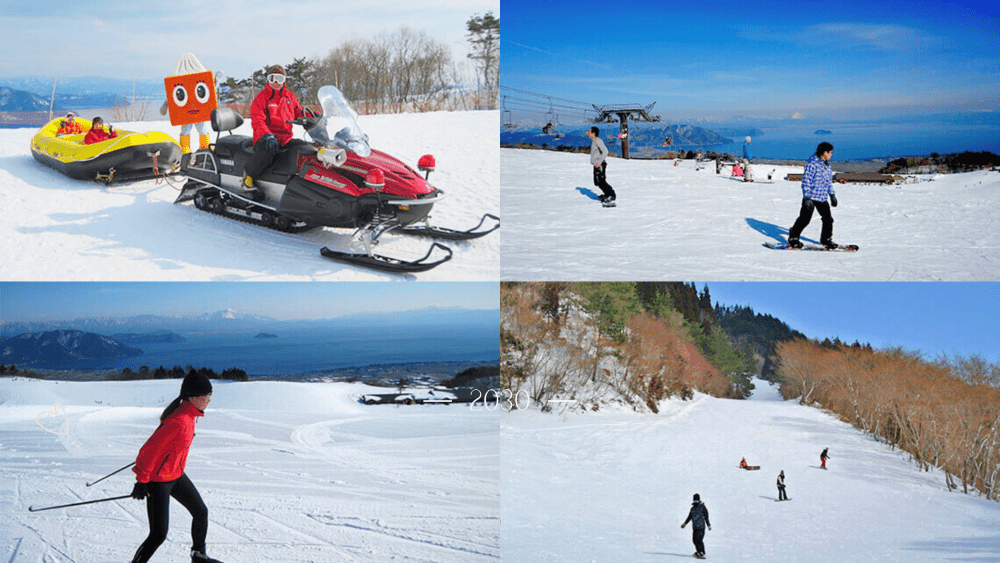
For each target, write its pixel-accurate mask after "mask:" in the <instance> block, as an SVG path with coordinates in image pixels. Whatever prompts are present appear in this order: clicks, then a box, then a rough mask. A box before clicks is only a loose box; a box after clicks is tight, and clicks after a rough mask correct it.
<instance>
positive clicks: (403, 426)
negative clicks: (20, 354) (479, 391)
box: [0, 378, 500, 563]
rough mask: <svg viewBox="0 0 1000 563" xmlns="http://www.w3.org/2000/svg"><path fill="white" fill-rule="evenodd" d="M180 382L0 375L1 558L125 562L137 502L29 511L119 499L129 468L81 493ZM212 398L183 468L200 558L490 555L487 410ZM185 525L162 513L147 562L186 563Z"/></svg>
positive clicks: (279, 396) (282, 390)
mask: <svg viewBox="0 0 1000 563" xmlns="http://www.w3.org/2000/svg"><path fill="white" fill-rule="evenodd" d="M179 385H180V383H179V381H176V380H172V381H146V382H130V383H108V382H100V383H68V382H50V381H36V380H26V379H10V378H0V560H3V561H5V562H8V563H111V562H114V561H117V562H125V561H129V560H130V559H131V557H132V554H133V553H134V551H135V549H136V548H137V547H138V546H139V544H140V543H141V542H142V540H143V539H144V538H145V536H146V533H147V532H148V524H147V518H146V509H145V504H144V503H141V502H138V501H135V500H132V499H125V500H120V501H112V502H106V503H99V504H93V505H88V506H81V507H75V508H68V509H58V510H51V511H43V512H28V507H29V506H34V507H35V508H39V507H44V506H52V505H58V504H66V503H72V502H80V501H84V500H92V499H98V498H106V497H113V496H120V495H127V494H129V493H130V492H131V489H132V483H133V482H134V477H133V474H132V473H131V471H125V472H122V473H119V474H118V475H115V476H113V477H110V478H109V479H107V480H105V481H102V482H101V483H98V484H96V485H94V486H93V487H90V488H88V487H86V486H85V484H86V483H88V482H92V481H94V480H95V479H97V478H99V477H101V476H103V475H105V474H107V473H110V472H112V471H114V470H115V469H118V468H120V467H121V466H123V465H126V464H128V463H130V462H132V461H134V459H135V455H136V452H137V451H138V449H139V447H140V446H141V445H142V444H143V442H144V441H145V440H146V438H147V437H148V436H149V435H150V434H151V433H152V432H153V430H154V429H155V428H156V425H157V423H158V417H159V414H160V412H161V411H162V409H163V407H164V406H165V405H166V404H167V403H168V402H169V401H170V400H171V399H172V398H173V397H175V396H176V394H177V391H178V389H179ZM214 391H215V392H214V394H213V399H212V404H211V405H210V406H209V409H208V411H207V413H206V416H205V417H204V418H201V419H199V421H198V428H197V435H196V437H195V440H194V443H193V445H192V447H191V453H190V456H189V458H188V465H187V474H188V475H189V476H190V477H191V479H192V481H193V482H194V483H195V485H196V486H197V487H198V488H199V491H200V492H201V495H202V497H203V498H204V499H205V503H206V505H207V506H208V508H209V520H210V524H209V532H208V550H209V551H208V552H209V555H211V556H214V557H216V558H219V559H221V560H222V561H226V562H228V563H251V562H253V563H272V562H275V561H281V562H285V563H330V562H332V561H337V562H372V563H374V562H378V563H383V562H386V561H403V562H421V563H424V562H430V561H434V562H439V563H452V562H453V563H468V562H478V561H498V560H499V557H500V519H499V502H500V495H499V490H498V487H497V483H498V480H499V467H500V456H499V453H498V452H497V449H496V443H497V440H498V436H499V420H498V414H497V413H495V412H487V411H484V410H483V409H482V408H481V407H480V408H479V410H476V411H473V410H472V409H471V408H470V406H469V405H448V406H444V405H430V406H394V405H379V406H364V405H360V404H358V403H357V401H356V397H357V396H359V395H361V394H363V393H369V392H384V391H385V390H382V389H375V388H371V387H368V386H365V385H361V384H346V383H331V384H324V383H278V382H251V383H224V382H216V383H215V390H214ZM56 403H58V404H59V405H61V406H62V407H63V408H62V410H60V409H59V407H58V406H57V405H56ZM63 412H65V417H63V416H62V414H63ZM55 432H68V433H63V434H56V433H55ZM190 522H191V519H190V517H189V516H188V514H187V512H186V511H185V510H184V509H183V508H182V507H180V506H179V505H177V504H176V503H175V504H173V505H172V507H171V528H170V534H169V536H168V538H167V542H166V543H164V544H163V545H162V546H161V547H160V549H159V551H157V553H156V555H155V556H154V558H153V562H163V561H187V560H188V550H190V532H189V530H190Z"/></svg>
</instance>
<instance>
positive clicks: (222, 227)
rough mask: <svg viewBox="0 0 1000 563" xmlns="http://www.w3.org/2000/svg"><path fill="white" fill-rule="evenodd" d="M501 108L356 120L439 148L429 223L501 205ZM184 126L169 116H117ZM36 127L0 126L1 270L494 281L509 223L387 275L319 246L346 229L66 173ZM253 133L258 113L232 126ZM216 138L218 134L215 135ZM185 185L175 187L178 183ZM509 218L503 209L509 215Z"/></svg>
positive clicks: (55, 276)
mask: <svg viewBox="0 0 1000 563" xmlns="http://www.w3.org/2000/svg"><path fill="white" fill-rule="evenodd" d="M497 113H498V112H496V111H479V112H436V113H423V114H401V115H378V116H363V117H361V118H360V124H361V127H362V128H364V130H365V131H366V132H367V133H368V134H369V136H370V139H371V144H372V146H373V147H375V148H377V149H380V150H382V151H385V152H387V153H389V154H392V155H394V156H396V157H398V158H400V159H401V160H402V161H403V162H406V163H407V164H409V165H411V166H416V162H417V160H418V159H419V158H420V156H421V155H423V154H428V153H430V154H433V155H434V156H435V157H436V159H437V165H438V168H437V170H436V171H435V172H434V173H433V174H432V175H431V183H433V184H434V185H435V186H436V187H438V188H440V189H442V190H443V191H444V192H445V193H446V199H444V200H443V201H441V202H440V203H438V204H435V206H434V210H433V211H432V213H431V215H432V224H434V225H438V226H443V227H450V228H456V229H468V228H471V227H474V226H475V225H476V223H477V222H478V221H479V218H480V217H481V216H482V215H483V214H485V213H493V214H496V215H501V213H500V211H501V210H500V196H499V193H498V190H497V184H498V178H499V175H500V171H499V154H498V153H497V148H496V146H497V145H496V134H495V131H496V121H497V117H498V116H497ZM114 125H116V126H119V125H120V127H121V128H123V129H129V130H136V131H151V130H160V131H165V132H167V133H169V134H171V135H175V136H176V135H177V133H178V129H177V128H175V127H171V126H170V123H169V122H165V121H162V122H161V121H157V122H139V123H121V124H117V123H116V124H114ZM35 132H36V130H34V129H0V198H2V199H3V201H4V211H5V214H4V216H5V220H4V221H3V222H2V224H0V240H2V241H3V242H2V243H0V245H2V246H0V250H2V254H3V256H4V260H3V262H2V263H0V279H4V280H27V281H47V280H58V281H77V280H81V281H89V280H113V281H122V280H138V281H144V280H155V281H173V280H214V281H238V280H249V281H261V280H315V281H331V280H337V281H354V280H362V281H369V280H399V279H420V280H429V281H435V280H454V281H473V280H475V281H482V280H496V279H498V277H499V268H500V236H501V234H502V233H503V229H501V230H498V231H497V232H495V233H493V234H491V235H488V236H486V237H484V238H482V239H478V240H475V241H465V242H451V241H449V242H447V243H446V246H449V247H450V248H451V249H452V250H453V251H454V257H453V258H452V260H451V261H449V262H448V263H446V264H443V265H441V266H439V267H438V268H436V269H434V270H432V271H429V272H424V273H421V274H416V275H413V276H400V275H397V274H385V273H380V272H375V271H372V270H370V269H365V268H359V267H353V266H349V265H346V264H341V263H338V262H333V261H331V260H328V259H325V258H323V257H321V256H320V254H319V249H320V248H321V247H323V246H329V247H331V248H334V247H351V248H353V246H352V244H354V243H352V240H351V235H352V234H353V233H352V231H351V230H350V229H318V230H315V231H311V232H309V233H305V234H302V235H291V234H288V233H280V232H277V231H273V230H269V229H264V228H261V227H256V226H254V225H248V224H242V223H239V222H236V221H232V220H229V219H226V218H224V217H218V216H213V215H209V214H207V213H204V212H201V211H198V210H197V209H195V208H194V207H193V206H192V205H191V204H184V205H173V201H174V199H176V197H177V194H178V191H177V189H176V188H175V187H172V186H169V185H167V184H158V183H157V182H156V181H153V180H150V181H144V182H137V183H132V184H125V185H120V186H112V187H105V186H102V185H100V184H97V183H92V182H81V181H78V180H72V179H69V178H67V177H65V176H63V175H61V174H59V173H58V172H56V171H55V170H53V169H51V168H48V167H45V166H43V165H41V164H39V163H38V162H36V161H35V160H34V158H32V156H31V151H30V149H29V146H30V141H31V137H32V136H33V135H34V134H35ZM236 132H237V133H240V134H251V132H252V129H251V128H250V123H249V122H247V123H245V124H244V125H243V126H242V127H241V128H240V129H238V130H236ZM213 139H214V134H213ZM179 187H180V186H179V185H178V186H177V188H179ZM501 219H502V215H501ZM429 246H430V239H427V238H426V237H413V236H404V235H398V236H396V235H387V236H386V237H383V238H382V239H381V244H380V245H379V249H380V252H381V253H383V254H387V255H392V256H400V257H404V258H408V259H416V258H420V257H421V256H423V254H424V253H425V252H426V251H427V248H428V247H429Z"/></svg>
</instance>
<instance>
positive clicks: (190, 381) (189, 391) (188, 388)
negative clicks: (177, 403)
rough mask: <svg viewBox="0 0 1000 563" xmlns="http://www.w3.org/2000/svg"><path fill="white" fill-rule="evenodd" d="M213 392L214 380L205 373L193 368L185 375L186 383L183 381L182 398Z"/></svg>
mask: <svg viewBox="0 0 1000 563" xmlns="http://www.w3.org/2000/svg"><path fill="white" fill-rule="evenodd" d="M211 392H212V382H211V381H209V380H208V378H207V377H205V376H204V375H202V374H200V373H198V372H195V371H193V370H192V371H191V372H190V373H188V374H187V376H186V377H184V383H181V399H187V398H189V397H200V396H202V395H208V394H209V393H211Z"/></svg>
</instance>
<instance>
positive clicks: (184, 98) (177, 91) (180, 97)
mask: <svg viewBox="0 0 1000 563" xmlns="http://www.w3.org/2000/svg"><path fill="white" fill-rule="evenodd" d="M174 103H175V104H177V107H181V108H182V107H184V106H185V105H187V103H188V93H187V90H186V89H184V86H181V85H180V84H178V85H177V86H174Z"/></svg>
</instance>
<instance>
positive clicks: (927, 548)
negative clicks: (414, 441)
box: [501, 381, 1000, 563]
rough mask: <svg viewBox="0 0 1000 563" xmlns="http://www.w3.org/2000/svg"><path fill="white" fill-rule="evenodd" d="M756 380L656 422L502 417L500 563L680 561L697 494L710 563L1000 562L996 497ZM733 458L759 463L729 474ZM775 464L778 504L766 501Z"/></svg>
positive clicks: (648, 418) (597, 416)
mask: <svg viewBox="0 0 1000 563" xmlns="http://www.w3.org/2000/svg"><path fill="white" fill-rule="evenodd" d="M757 385H758V391H757V392H756V393H755V395H754V396H755V398H757V399H763V400H750V401H736V400H723V399H715V398H712V397H708V396H705V395H701V394H697V395H696V397H695V399H694V400H692V401H687V402H682V401H665V402H663V403H662V404H661V409H660V410H661V412H660V414H658V415H652V414H643V415H639V414H635V413H633V412H599V413H593V412H590V413H586V414H568V413H567V414H562V415H553V414H542V413H540V412H539V411H538V410H537V409H534V410H526V411H514V412H513V413H512V414H510V415H505V417H504V419H503V422H502V428H503V437H504V441H505V443H504V447H503V450H502V453H503V466H502V470H501V481H502V482H501V493H502V495H503V501H504V502H503V504H502V505H501V506H502V511H501V515H502V517H503V527H502V531H501V557H502V560H503V561H517V562H521V561H560V562H563V561H565V562H570V561H572V562H584V563H586V562H599V563H604V562H607V563H616V562H621V561H628V562H629V563H644V562H663V561H674V560H676V558H678V557H681V558H690V557H691V554H692V553H694V546H693V544H692V543H691V528H690V526H689V527H688V528H686V529H683V530H682V529H681V528H680V524H681V523H682V522H683V521H684V519H685V518H686V517H687V513H688V509H689V508H690V505H691V498H692V495H694V494H695V493H698V494H700V495H701V498H702V500H703V501H704V502H705V505H706V506H707V507H708V509H709V513H710V519H711V524H712V530H711V531H708V532H707V533H706V538H705V543H706V550H707V553H708V559H709V560H714V561H746V562H768V563H770V562H774V561H783V562H784V561H790V562H794V561H802V562H810V563H812V562H822V561H830V562H838V563H840V562H843V561H998V560H1000V532H998V531H997V527H996V525H997V522H1000V504H998V503H996V502H991V501H986V500H983V499H981V498H977V497H975V496H971V495H965V494H961V493H951V492H947V490H946V489H945V485H944V477H943V475H942V474H941V473H940V472H938V471H932V472H929V473H923V472H920V471H919V470H917V468H916V466H915V465H913V464H911V463H909V462H908V461H907V457H906V455H905V454H902V453H899V452H898V451H897V452H893V451H890V449H889V448H888V447H886V446H884V445H882V444H879V443H877V442H875V441H874V440H872V439H869V438H867V437H865V436H864V435H862V434H861V433H860V432H858V431H857V430H855V429H854V428H852V427H851V426H849V425H847V424H845V423H843V422H840V421H839V420H837V419H836V418H834V417H832V416H830V415H828V414H825V413H824V412H822V411H819V410H817V409H813V408H808V407H803V406H800V405H798V404H797V402H795V401H789V402H785V401H782V400H780V397H779V396H778V395H777V393H776V391H775V390H774V389H772V388H769V387H768V386H767V383H763V382H759V381H758V382H757ZM825 447H829V448H830V456H831V459H830V460H829V462H828V467H829V470H827V471H823V470H822V469H820V467H819V465H820V464H819V454H820V452H821V451H822V450H823V448H825ZM744 456H745V457H746V459H747V462H748V463H749V464H751V465H760V466H761V469H760V470H759V471H744V470H741V469H739V468H738V467H737V465H738V464H739V461H740V458H741V457H744ZM781 470H784V472H785V476H786V485H787V492H788V496H789V497H790V498H791V500H790V501H789V502H780V503H779V502H776V499H777V487H776V486H775V481H776V479H777V476H778V472H779V471H781Z"/></svg>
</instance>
